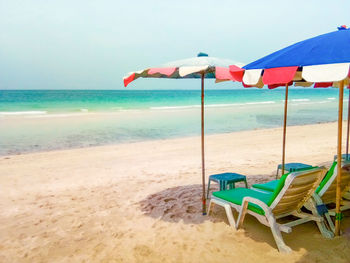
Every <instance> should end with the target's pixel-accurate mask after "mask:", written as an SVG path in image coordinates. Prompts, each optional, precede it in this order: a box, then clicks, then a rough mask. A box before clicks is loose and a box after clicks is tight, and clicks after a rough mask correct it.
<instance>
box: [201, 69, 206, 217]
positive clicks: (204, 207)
mask: <svg viewBox="0 0 350 263" xmlns="http://www.w3.org/2000/svg"><path fill="white" fill-rule="evenodd" d="M201 82H202V85H201V144H202V187H203V193H202V202H203V206H202V213H203V215H206V214H207V208H206V198H205V163H204V73H202V76H201Z"/></svg>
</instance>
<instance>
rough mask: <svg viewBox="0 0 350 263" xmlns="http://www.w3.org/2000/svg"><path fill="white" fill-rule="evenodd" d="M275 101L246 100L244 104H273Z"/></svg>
mask: <svg viewBox="0 0 350 263" xmlns="http://www.w3.org/2000/svg"><path fill="white" fill-rule="evenodd" d="M274 103H276V102H275V101H272V100H269V101H258V102H246V103H244V104H246V105H258V104H274Z"/></svg>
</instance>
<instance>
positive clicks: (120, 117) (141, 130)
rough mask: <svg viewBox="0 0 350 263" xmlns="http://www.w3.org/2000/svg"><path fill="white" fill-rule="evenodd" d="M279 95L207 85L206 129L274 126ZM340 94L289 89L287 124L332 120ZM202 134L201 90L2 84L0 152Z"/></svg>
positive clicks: (278, 112)
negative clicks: (46, 87) (13, 86)
mask: <svg viewBox="0 0 350 263" xmlns="http://www.w3.org/2000/svg"><path fill="white" fill-rule="evenodd" d="M284 95H285V91H284V89H276V90H266V89H263V90H259V89H240V90H238V89H234V90H207V91H206V93H205V105H206V112H205V131H206V133H207V134H214V133H227V132H234V131H241V130H250V129H257V128H271V127H279V126H281V125H282V120H283V103H284ZM337 98H338V90H337V89H310V88H308V89H295V88H291V89H290V92H289V104H288V125H299V124H309V123H321V122H329V121H335V120H337V105H338V101H337ZM345 98H346V99H345V101H347V94H346V95H345ZM346 106H347V104H345V108H346ZM199 134H200V91H198V90H153V91H150V90H147V91H140V90H123V91H119V90H118V91H111V90H108V91H107V90H98V91H97V90H95V91H94V90H74V91H73V90H50V91H49V90H40V91H19V90H18V91H4V90H2V91H0V155H6V154H19V153H25V152H33V151H43V150H53V149H65V148H75V147H85V146H92V145H93V146H95V145H104V144H111V143H124V142H135V141H144V140H153V139H166V138H174V137H183V136H193V135H199Z"/></svg>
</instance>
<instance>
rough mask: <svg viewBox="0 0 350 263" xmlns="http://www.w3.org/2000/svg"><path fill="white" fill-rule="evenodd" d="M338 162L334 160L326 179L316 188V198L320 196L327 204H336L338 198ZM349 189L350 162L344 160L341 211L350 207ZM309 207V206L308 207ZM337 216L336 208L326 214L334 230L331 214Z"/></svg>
mask: <svg viewBox="0 0 350 263" xmlns="http://www.w3.org/2000/svg"><path fill="white" fill-rule="evenodd" d="M337 174H338V169H337V162H334V163H333V165H332V166H331V168H330V169H329V172H328V173H327V175H326V176H325V177H324V179H323V180H322V181H321V184H320V186H319V187H318V188H317V190H316V194H317V195H316V198H317V197H319V198H320V199H321V202H322V203H323V204H325V205H329V204H332V203H333V204H335V200H336V188H337V180H336V178H337ZM349 190H350V163H349V162H348V161H347V162H344V163H343V164H342V173H341V184H340V196H341V197H342V199H341V201H340V211H345V210H348V209H350V198H349V197H350V196H349ZM319 201H320V200H315V202H316V203H317V202H319ZM306 208H308V207H306ZM329 215H331V216H336V213H335V208H333V209H329V210H328V213H326V214H325V216H326V218H327V222H328V224H329V226H330V228H331V229H332V231H333V232H334V229H335V227H334V224H333V221H332V220H331V218H330V216H329Z"/></svg>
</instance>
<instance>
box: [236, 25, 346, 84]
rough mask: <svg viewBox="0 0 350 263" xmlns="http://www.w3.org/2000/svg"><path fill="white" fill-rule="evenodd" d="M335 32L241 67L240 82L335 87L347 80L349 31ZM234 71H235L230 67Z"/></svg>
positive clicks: (340, 30)
mask: <svg viewBox="0 0 350 263" xmlns="http://www.w3.org/2000/svg"><path fill="white" fill-rule="evenodd" d="M338 29H339V30H338V31H335V32H331V33H328V34H324V35H320V36H317V37H314V38H310V39H307V40H304V41H301V42H298V43H296V44H293V45H291V46H288V47H286V48H283V49H281V50H279V51H276V52H274V53H272V54H270V55H267V56H265V57H263V58H261V59H258V60H256V61H254V62H252V63H250V64H248V65H246V66H244V67H243V69H244V75H243V78H242V81H243V83H244V84H245V85H247V86H258V87H262V86H263V85H268V86H269V88H275V87H278V86H284V85H285V84H292V83H294V84H295V85H300V86H311V85H312V84H314V83H316V85H315V87H329V86H338V83H339V82H340V81H342V80H344V81H345V84H348V83H349V66H350V30H349V29H347V28H346V27H345V26H341V27H339V28H338ZM232 72H233V73H235V71H234V70H232Z"/></svg>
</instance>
